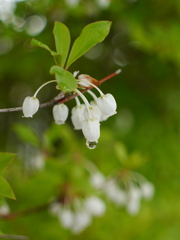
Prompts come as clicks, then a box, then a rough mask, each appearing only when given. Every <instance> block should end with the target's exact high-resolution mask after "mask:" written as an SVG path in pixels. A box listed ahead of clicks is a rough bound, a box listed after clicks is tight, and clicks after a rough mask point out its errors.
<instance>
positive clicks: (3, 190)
mask: <svg viewBox="0 0 180 240" xmlns="http://www.w3.org/2000/svg"><path fill="white" fill-rule="evenodd" d="M14 157H15V154H12V153H0V172H2V171H3V170H4V169H5V168H6V167H7V166H8V165H9V164H10V163H11V162H12V160H13V158H14ZM0 195H1V196H3V197H7V198H12V199H16V197H15V195H14V193H13V190H12V188H11V187H10V185H9V183H8V182H7V181H6V180H5V179H4V178H3V177H2V176H0Z"/></svg>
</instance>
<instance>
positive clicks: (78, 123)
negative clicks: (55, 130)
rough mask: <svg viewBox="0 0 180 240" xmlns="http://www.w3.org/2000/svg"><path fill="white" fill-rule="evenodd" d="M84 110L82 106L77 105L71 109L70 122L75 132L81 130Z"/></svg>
mask: <svg viewBox="0 0 180 240" xmlns="http://www.w3.org/2000/svg"><path fill="white" fill-rule="evenodd" d="M84 109H85V105H84V104H80V105H77V106H75V107H73V109H72V112H71V113H72V115H71V120H72V123H73V125H74V129H75V130H79V129H82V123H83V121H84Z"/></svg>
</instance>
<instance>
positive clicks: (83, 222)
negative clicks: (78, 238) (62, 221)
mask: <svg viewBox="0 0 180 240" xmlns="http://www.w3.org/2000/svg"><path fill="white" fill-rule="evenodd" d="M91 222H92V216H91V215H90V214H89V213H88V212H87V211H85V210H83V209H82V210H80V211H78V212H76V213H75V214H74V224H73V226H72V232H73V233H74V234H78V233H80V232H82V231H83V230H84V229H85V228H87V227H88V226H89V225H90V224H91Z"/></svg>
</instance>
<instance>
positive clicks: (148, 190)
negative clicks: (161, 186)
mask: <svg viewBox="0 0 180 240" xmlns="http://www.w3.org/2000/svg"><path fill="white" fill-rule="evenodd" d="M140 188H141V191H142V196H143V198H145V199H152V197H153V195H154V185H153V184H152V183H150V182H148V181H147V182H143V183H142V184H141V186H140Z"/></svg>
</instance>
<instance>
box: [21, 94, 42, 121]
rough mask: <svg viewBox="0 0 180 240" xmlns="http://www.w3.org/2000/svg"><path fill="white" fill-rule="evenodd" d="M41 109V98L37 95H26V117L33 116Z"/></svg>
mask: <svg viewBox="0 0 180 240" xmlns="http://www.w3.org/2000/svg"><path fill="white" fill-rule="evenodd" d="M38 109H39V100H38V99H37V98H36V97H26V98H25V99H24V102H23V106H22V111H23V114H24V117H27V118H28V117H31V118H32V116H33V115H34V114H35V113H36V112H37V111H38Z"/></svg>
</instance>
